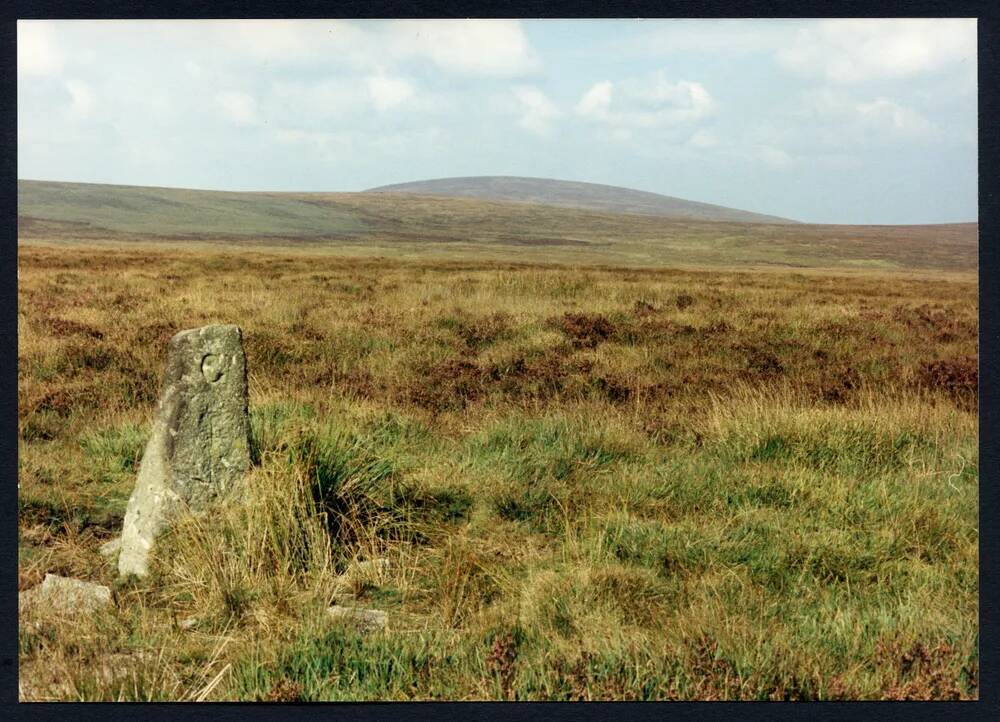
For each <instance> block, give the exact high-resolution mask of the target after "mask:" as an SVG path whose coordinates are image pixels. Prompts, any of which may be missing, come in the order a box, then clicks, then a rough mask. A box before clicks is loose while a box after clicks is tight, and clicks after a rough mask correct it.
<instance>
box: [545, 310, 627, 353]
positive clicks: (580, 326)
mask: <svg viewBox="0 0 1000 722" xmlns="http://www.w3.org/2000/svg"><path fill="white" fill-rule="evenodd" d="M552 323H553V324H554V325H555V326H556V327H557V328H558V329H559V330H560V331H562V332H563V333H564V334H566V335H567V336H569V337H570V338H571V339H573V346H574V347H576V348H594V347H595V346H597V344H599V343H601V342H603V341H607V340H608V339H609V338H611V335H612V334H613V333H614V332H615V326H614V324H612V323H611V321H610V320H608V318H607V317H605V316H602V315H601V314H597V313H593V314H591V313H567V314H564V315H563V316H562V318H555V319H552Z"/></svg>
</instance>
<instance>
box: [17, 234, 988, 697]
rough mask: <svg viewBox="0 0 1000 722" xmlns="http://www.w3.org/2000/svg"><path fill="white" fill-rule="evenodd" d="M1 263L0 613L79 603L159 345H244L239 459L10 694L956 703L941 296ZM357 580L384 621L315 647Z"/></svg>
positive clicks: (959, 548)
mask: <svg viewBox="0 0 1000 722" xmlns="http://www.w3.org/2000/svg"><path fill="white" fill-rule="evenodd" d="M19 274H20V276H19V287H18V290H19V306H18V314H19V328H18V358H19V389H18V391H19V421H20V424H19V432H20V447H19V465H20V468H19V483H20V490H19V501H20V530H21V538H20V547H19V554H20V569H19V571H20V582H21V585H22V586H24V587H27V586H30V585H32V584H34V583H36V582H37V581H40V579H41V578H42V576H44V574H45V573H46V572H52V573H62V574H67V575H71V576H76V577H81V578H86V579H91V580H96V581H100V582H102V583H106V584H113V583H114V581H113V569H112V566H111V565H110V564H109V563H108V562H107V561H106V560H104V559H103V558H101V557H100V555H99V554H98V553H97V548H98V546H99V545H100V544H101V543H102V542H103V541H104V540H106V539H107V538H109V537H110V535H111V534H113V533H115V532H116V531H117V528H118V526H119V525H120V522H121V515H122V513H123V510H124V505H125V501H126V499H127V497H128V494H129V493H130V491H131V488H132V484H133V483H134V475H135V470H136V468H137V464H138V461H139V459H138V456H139V454H140V453H141V450H142V447H143V442H144V440H145V434H146V429H147V428H148V423H149V420H150V418H151V414H152V408H153V404H154V403H155V399H156V394H157V391H158V389H157V386H158V382H159V378H160V375H161V372H162V367H163V363H164V360H165V356H164V354H165V349H166V341H167V339H168V338H169V337H170V335H171V334H172V333H174V332H176V331H177V330H181V329H183V328H190V327H193V326H198V325H201V324H205V323H212V322H227V323H237V324H239V325H240V326H241V327H242V328H243V330H244V334H245V339H246V350H247V358H248V366H249V380H250V393H251V398H250V404H251V412H252V415H253V428H254V443H255V451H256V454H257V456H258V461H257V464H256V466H255V468H254V470H253V472H252V473H251V475H250V476H249V478H248V480H247V491H246V494H245V495H243V496H241V497H240V498H238V499H234V500H233V501H232V502H231V503H230V504H228V505H226V506H224V507H223V508H222V509H220V510H219V512H218V513H217V514H213V515H211V516H210V517H205V518H200V519H194V518H192V519H186V520H184V521H182V522H181V523H179V524H178V525H177V526H176V528H175V530H174V531H173V533H172V534H171V535H170V536H169V537H168V538H166V539H164V541H163V544H162V545H161V547H160V549H161V552H160V554H159V555H158V557H157V562H156V566H155V571H154V574H153V576H152V577H151V578H150V580H148V581H147V582H143V583H140V584H138V585H135V586H128V587H123V586H116V605H115V608H114V609H113V610H112V611H111V612H109V613H108V614H107V615H104V616H102V617H100V618H95V619H94V620H91V621H90V622H88V625H87V626H85V627H72V626H68V625H60V624H42V626H41V627H40V628H38V629H34V630H31V629H27V628H25V627H22V632H21V635H20V655H21V663H22V682H23V684H22V697H24V698H48V697H54V698H59V699H199V698H202V699H229V700H232V699H249V700H252V699H258V698H259V699H279V700H292V699H300V698H301V699H429V698H438V699H440V698H444V699H484V698H486V699H494V698H497V699H515V698H516V699H720V698H723V699H736V698H754V699H755V698H803V699H831V698H848V699H857V698H863V699H871V698H883V697H889V698H952V697H962V698H968V697H975V696H977V679H978V673H977V668H978V651H977V646H978V621H977V619H978V556H977V554H978V552H977V549H978V528H977V526H976V525H977V523H978V519H977V506H978V431H977V425H976V408H977V402H978V394H977V390H976V380H977V371H976V358H977V330H978V323H977V305H976V304H977V300H976V298H977V296H976V293H977V288H976V281H975V277H974V276H971V275H962V274H951V275H944V274H924V275H918V274H910V275H902V274H895V275H888V274H881V275H876V274H870V273H858V272H855V273H847V272H844V273H839V274H836V273H833V272H819V271H810V272H802V273H797V272H796V273H792V272H788V271H781V272H778V271H772V272H745V271H734V270H731V269H720V270H714V271H695V270H688V271H681V270H662V271H653V270H635V269H631V270H629V269H614V268H595V267H581V268H567V267H557V266H542V265H534V266H532V265H512V264H496V263H492V262H488V261H484V262H473V261H463V262H440V263H431V262H423V263H413V262H405V261H399V260H393V261H389V260H385V259H380V260H376V259H370V258H368V259H347V258H337V257H330V256H323V255H316V256H310V255H308V254H302V253H290V252H284V251H278V250H275V251H272V252H259V253H256V252H255V253H251V252H243V253H236V252H231V251H226V250H205V249H201V250H191V249H184V250H182V249H177V248H162V247H159V248H158V247H153V246H136V247H132V248H129V249H125V250H123V249H115V250H112V249H109V248H106V247H87V246H82V245H75V246H69V247H59V246H46V245H38V244H31V245H22V246H21V248H20V259H19ZM380 557H382V558H388V559H389V560H390V561H391V566H390V567H389V568H388V569H385V570H380V571H378V572H377V573H370V574H368V575H367V576H365V575H361V576H360V577H357V578H355V579H354V580H353V581H352V582H351V592H352V593H353V594H354V595H356V597H357V603H360V604H363V605H365V606H368V607H375V608H380V609H384V610H387V611H388V612H389V615H390V627H389V630H388V631H386V632H384V633H378V634H375V635H372V636H361V635H359V634H357V633H356V632H353V631H351V630H350V629H347V628H342V627H339V626H338V625H337V623H335V622H333V621H331V620H328V619H327V618H326V617H325V615H324V613H323V610H324V608H325V607H326V606H328V605H329V604H330V603H332V601H333V600H334V598H335V597H336V595H337V594H338V585H337V579H336V577H337V575H338V574H340V573H342V572H344V571H345V570H346V569H348V568H350V566H351V564H352V563H353V562H355V561H358V560H365V559H373V558H380ZM191 617H194V618H196V623H195V624H194V626H189V625H187V624H183V625H182V624H181V622H183V621H184V620H187V619H188V618H191ZM24 621H25V620H23V619H22V623H23V622H24ZM108 660H112V661H113V664H112V666H115V667H116V669H120V670H124V672H109V671H104V670H103V666H102V665H103V663H104V662H107V661H108Z"/></svg>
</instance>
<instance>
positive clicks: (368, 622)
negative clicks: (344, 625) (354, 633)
mask: <svg viewBox="0 0 1000 722" xmlns="http://www.w3.org/2000/svg"><path fill="white" fill-rule="evenodd" d="M326 613H327V614H328V615H329V616H330V618H331V619H335V620H338V621H345V622H350V623H351V624H353V625H354V626H356V627H357V628H358V631H360V632H374V631H375V630H378V629H385V627H386V625H387V624H388V622H389V615H388V614H386V613H385V612H383V611H381V610H378V609H362V608H361V607H342V606H340V605H339V604H336V605H334V606H332V607H330V608H329V609H327V610H326Z"/></svg>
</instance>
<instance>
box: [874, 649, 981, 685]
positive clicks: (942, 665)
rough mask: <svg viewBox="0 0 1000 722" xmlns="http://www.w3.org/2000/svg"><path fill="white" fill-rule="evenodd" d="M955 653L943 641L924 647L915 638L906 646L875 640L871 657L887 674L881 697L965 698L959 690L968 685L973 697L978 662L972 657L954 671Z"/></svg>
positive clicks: (976, 680)
mask: <svg viewBox="0 0 1000 722" xmlns="http://www.w3.org/2000/svg"><path fill="white" fill-rule="evenodd" d="M955 654H956V653H955V650H954V649H953V648H952V647H951V646H950V645H948V644H945V643H939V644H937V645H935V646H934V647H931V648H928V647H927V646H926V645H924V643H923V642H921V641H919V640H918V641H915V642H914V643H913V644H912V645H910V647H909V648H907V647H906V646H905V645H904V644H902V643H900V642H899V641H886V640H884V639H881V640H879V641H878V643H877V644H876V646H875V661H876V663H877V664H878V665H879V667H880V668H882V669H885V670H888V671H889V674H890V675H891V680H890V682H889V685H888V689H887V691H886V693H885V697H884V699H889V700H932V699H933V700H959V699H968V698H969V697H968V696H966V695H965V694H963V692H962V690H963V688H964V687H968V688H970V689H971V690H972V696H973V697H974V696H975V690H977V688H978V686H979V665H978V664H977V663H976V662H975V660H973V661H970V662H969V663H968V664H966V665H965V666H963V667H961V668H960V669H959V670H957V671H956V670H955V666H956V665H955ZM963 678H964V684H963Z"/></svg>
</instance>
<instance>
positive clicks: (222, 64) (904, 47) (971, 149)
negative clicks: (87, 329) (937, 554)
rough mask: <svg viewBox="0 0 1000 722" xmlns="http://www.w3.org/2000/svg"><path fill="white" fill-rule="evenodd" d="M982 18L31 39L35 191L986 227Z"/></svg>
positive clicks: (220, 29) (265, 28)
mask: <svg viewBox="0 0 1000 722" xmlns="http://www.w3.org/2000/svg"><path fill="white" fill-rule="evenodd" d="M976 72H977V71H976V23H975V20H962V19H950V20H934V19H926V20H913V19H906V20H875V19H864V20H828V21H811V20H806V21H801V20H722V21H719V20H714V21H707V20H706V21H700V20H642V21H638V20H576V21H572V20H571V21H552V20H538V21H521V22H517V21H506V20H503V21H492V20H481V21H463V20H453V21H441V20H439V21H263V20H262V21H19V22H18V71H17V79H18V176H19V177H21V178H35V179H47V180H66V181H85V182H97V183H123V184H134V185H161V186H178V187H190V188H212V189H227V190H301V191H357V190H363V189H366V188H369V187H372V186H377V185H383V184H388V183H396V182H403V181H410V180H419V179H425V178H440V177H447V176H460V175H523V176H539V177H553V178H564V179H568V180H580V181H589V182H594V183H608V184H612V185H622V186H628V187H632V188H639V189H642V190H649V191H654V192H658V193H665V194H667V195H672V196H678V197H681V198H688V199H691V200H698V201H704V202H709V203H718V204H721V205H727V206H732V207H736V208H743V209H746V210H752V211H758V212H762V213H770V214H775V215H781V216H787V217H790V218H796V219H799V220H803V221H811V222H818V223H935V222H950V221H971V220H976V218H977V110H976V108H977V101H976V93H977V77H976Z"/></svg>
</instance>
